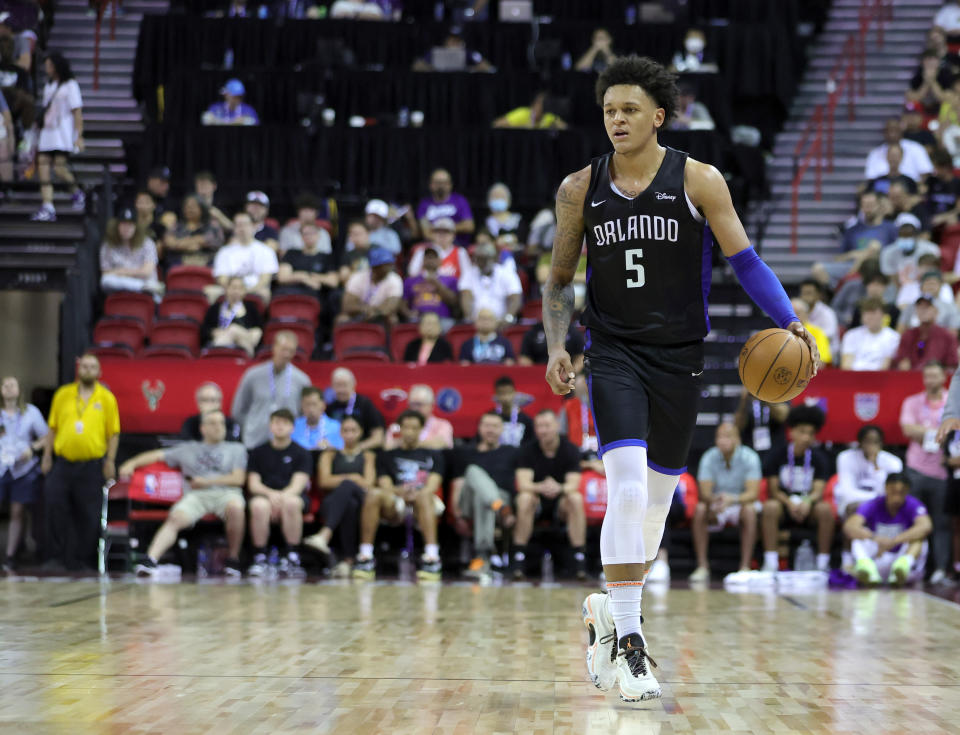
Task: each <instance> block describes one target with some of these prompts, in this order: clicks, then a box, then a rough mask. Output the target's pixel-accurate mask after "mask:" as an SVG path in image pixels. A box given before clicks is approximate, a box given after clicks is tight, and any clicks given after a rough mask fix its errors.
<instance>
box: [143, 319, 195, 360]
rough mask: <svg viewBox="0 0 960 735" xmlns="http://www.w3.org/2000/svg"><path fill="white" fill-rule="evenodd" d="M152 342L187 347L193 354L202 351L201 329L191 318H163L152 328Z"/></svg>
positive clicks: (160, 344) (152, 343) (166, 345)
mask: <svg viewBox="0 0 960 735" xmlns="http://www.w3.org/2000/svg"><path fill="white" fill-rule="evenodd" d="M150 344H151V345H153V346H155V347H157V346H164V347H170V346H175V347H186V348H187V349H188V350H189V351H190V353H191V354H192V355H196V354H197V353H198V352H200V331H199V329H198V328H197V325H196V323H194V322H193V320H191V319H162V320H160V321H157V322H156V323H155V324H154V325H153V329H151V330H150Z"/></svg>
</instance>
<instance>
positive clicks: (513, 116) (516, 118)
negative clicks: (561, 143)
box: [504, 107, 557, 129]
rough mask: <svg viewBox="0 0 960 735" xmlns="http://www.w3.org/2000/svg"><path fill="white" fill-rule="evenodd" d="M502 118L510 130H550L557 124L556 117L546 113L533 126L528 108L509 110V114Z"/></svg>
mask: <svg viewBox="0 0 960 735" xmlns="http://www.w3.org/2000/svg"><path fill="white" fill-rule="evenodd" d="M504 118H506V121H507V125H509V126H510V127H511V128H530V127H537V128H540V129H543V128H552V127H553V126H554V124H555V123H556V122H557V116H556V115H554V114H553V113H552V112H548V113H546V114H545V115H544V116H543V117H541V118H540V121H539V122H538V123H537V124H536V126H534V125H533V120H532V119H531V112H530V108H529V107H517V108H516V109H513V110H510V112H508V113H507V114H506V115H504Z"/></svg>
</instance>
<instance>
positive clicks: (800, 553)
mask: <svg viewBox="0 0 960 735" xmlns="http://www.w3.org/2000/svg"><path fill="white" fill-rule="evenodd" d="M815 566H816V565H815V563H814V557H813V547H812V546H811V545H810V541H809V540H808V539H804V540H803V542H802V543H801V544H800V546H799V547H798V548H797V553H796V554H795V555H794V557H793V571H795V572H810V571H813V569H814V568H815Z"/></svg>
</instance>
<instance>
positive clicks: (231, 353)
mask: <svg viewBox="0 0 960 735" xmlns="http://www.w3.org/2000/svg"><path fill="white" fill-rule="evenodd" d="M200 359H201V360H249V359H250V355H248V354H247V351H246V350H244V349H241V348H240V347H204V348H203V349H202V350H200Z"/></svg>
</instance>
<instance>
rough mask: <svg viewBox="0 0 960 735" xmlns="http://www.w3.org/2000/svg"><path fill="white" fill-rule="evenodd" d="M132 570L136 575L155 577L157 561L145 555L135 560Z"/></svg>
mask: <svg viewBox="0 0 960 735" xmlns="http://www.w3.org/2000/svg"><path fill="white" fill-rule="evenodd" d="M133 571H134V573H135V574H136V575H137V576H138V577H156V576H157V563H156V562H155V561H154V560H153V559H151V558H150V557H149V556H145V557H143V559H142V560H141V561H139V562H137V565H136V566H135V567H134V568H133Z"/></svg>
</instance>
